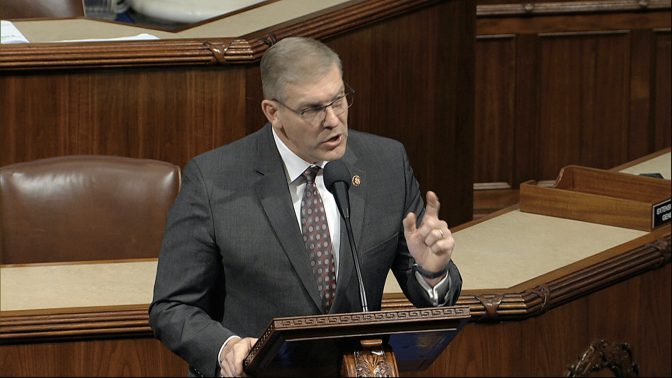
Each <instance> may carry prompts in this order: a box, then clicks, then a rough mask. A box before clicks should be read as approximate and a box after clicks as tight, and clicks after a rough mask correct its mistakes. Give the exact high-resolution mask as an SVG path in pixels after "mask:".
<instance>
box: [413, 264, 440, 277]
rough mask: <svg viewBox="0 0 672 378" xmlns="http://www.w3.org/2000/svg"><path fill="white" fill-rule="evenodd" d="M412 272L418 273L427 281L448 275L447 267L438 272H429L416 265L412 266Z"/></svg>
mask: <svg viewBox="0 0 672 378" xmlns="http://www.w3.org/2000/svg"><path fill="white" fill-rule="evenodd" d="M413 270H415V271H416V272H418V273H419V274H420V275H421V276H422V277H424V278H428V279H430V280H431V279H436V278H441V277H443V276H445V275H446V273H448V265H446V266H445V267H444V268H443V269H441V270H440V271H438V272H431V271H427V270H425V269H424V268H423V267H421V266H420V265H418V264H417V263H416V264H413Z"/></svg>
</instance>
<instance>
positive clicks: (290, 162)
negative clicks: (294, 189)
mask: <svg viewBox="0 0 672 378" xmlns="http://www.w3.org/2000/svg"><path fill="white" fill-rule="evenodd" d="M271 130H273V140H274V141H275V145H276V147H277V148H278V152H280V157H281V158H282V162H283V163H284V164H285V173H286V174H287V180H288V181H289V182H290V183H292V182H294V181H295V180H296V179H297V178H299V177H301V174H302V173H303V172H304V171H305V170H306V168H308V167H310V166H311V165H317V166H319V167H322V168H324V165H325V164H326V161H320V162H317V163H315V164H312V163H308V162H307V161H305V160H303V159H301V158H300V157H299V156H297V155H296V154H295V153H294V152H293V151H292V150H290V149H289V147H287V145H286V144H285V142H283V141H282V139H280V137H279V136H278V134H277V133H276V132H275V129H274V128H272V127H271Z"/></svg>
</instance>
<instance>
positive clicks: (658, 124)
mask: <svg viewBox="0 0 672 378" xmlns="http://www.w3.org/2000/svg"><path fill="white" fill-rule="evenodd" d="M668 16H669V14H668ZM654 36H655V54H656V58H655V59H656V60H655V67H656V68H655V81H654V83H655V94H654V98H655V116H654V117H655V118H654V119H655V123H654V129H655V132H654V135H655V137H654V142H653V145H654V146H653V150H659V149H662V148H665V147H669V146H670V143H672V142H671V139H672V138H671V135H672V134H671V129H672V116H671V113H672V106H670V99H672V91H670V86H671V85H672V75H670V70H671V69H672V62H671V61H670V57H671V56H672V49H671V48H670V36H671V33H670V29H669V28H667V29H662V30H655V31H654Z"/></svg>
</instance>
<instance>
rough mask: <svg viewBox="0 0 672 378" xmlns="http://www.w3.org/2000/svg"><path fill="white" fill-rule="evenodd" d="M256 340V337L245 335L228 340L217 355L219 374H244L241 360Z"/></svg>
mask: <svg viewBox="0 0 672 378" xmlns="http://www.w3.org/2000/svg"><path fill="white" fill-rule="evenodd" d="M256 342H257V339H256V338H253V337H246V338H244V339H241V338H240V337H234V338H232V339H231V340H229V342H228V343H226V345H225V346H224V348H223V349H222V353H221V355H220V356H219V358H220V360H219V374H220V375H221V376H222V377H242V376H245V372H244V371H243V361H244V360H245V357H247V355H248V353H250V350H251V349H252V346H253V345H254V344H255V343H256Z"/></svg>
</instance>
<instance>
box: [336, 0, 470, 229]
mask: <svg viewBox="0 0 672 378" xmlns="http://www.w3.org/2000/svg"><path fill="white" fill-rule="evenodd" d="M473 7H474V4H472V3H471V2H461V1H450V2H441V3H439V4H437V5H436V6H434V7H431V8H424V9H421V10H418V11H416V12H413V13H410V14H406V15H404V16H403V17H398V18H393V19H390V20H388V21H386V22H384V23H380V24H376V25H373V26H371V27H369V28H366V29H359V30H355V31H352V32H349V33H346V34H343V35H340V36H337V37H334V38H331V39H328V40H327V41H326V42H327V43H328V44H329V45H330V46H331V47H332V48H334V49H335V50H336V51H338V52H339V53H340V54H341V59H342V61H343V68H344V75H345V78H346V81H348V82H349V84H350V85H351V86H352V87H353V88H354V89H355V90H356V91H357V94H356V95H355V103H354V105H353V106H352V108H351V111H350V119H349V125H350V127H352V128H353V129H357V130H361V131H367V132H372V133H375V134H379V135H383V136H387V137H391V138H395V139H397V140H400V141H401V142H402V143H404V144H405V146H406V148H407V151H408V155H409V158H410V161H411V164H412V166H413V169H414V171H415V174H416V176H417V178H418V181H419V182H420V186H421V189H422V190H423V191H426V190H433V191H435V192H436V193H437V194H438V196H439V198H440V199H441V200H442V203H443V204H445V205H444V206H445V207H442V210H441V212H442V214H441V215H442V217H443V218H444V219H445V220H446V221H447V222H448V223H449V224H450V225H457V224H461V223H464V222H466V221H468V220H471V214H472V197H473V193H472V190H471V182H472V177H473V173H472V161H473V160H472V156H473V106H474V105H473V81H472V80H473V54H474V41H473V37H470V36H472V35H473V29H474V23H475V19H474V18H470V17H457V15H465V14H475V12H474V9H473ZM446 19H450V20H455V22H446V21H445V20H446ZM457 20H459V21H457ZM354 41H357V43H354ZM457 52H459V53H457ZM463 180H464V181H463ZM458 181H459V182H464V183H468V184H467V185H461V184H459V185H456V184H455V183H456V182H458Z"/></svg>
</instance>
